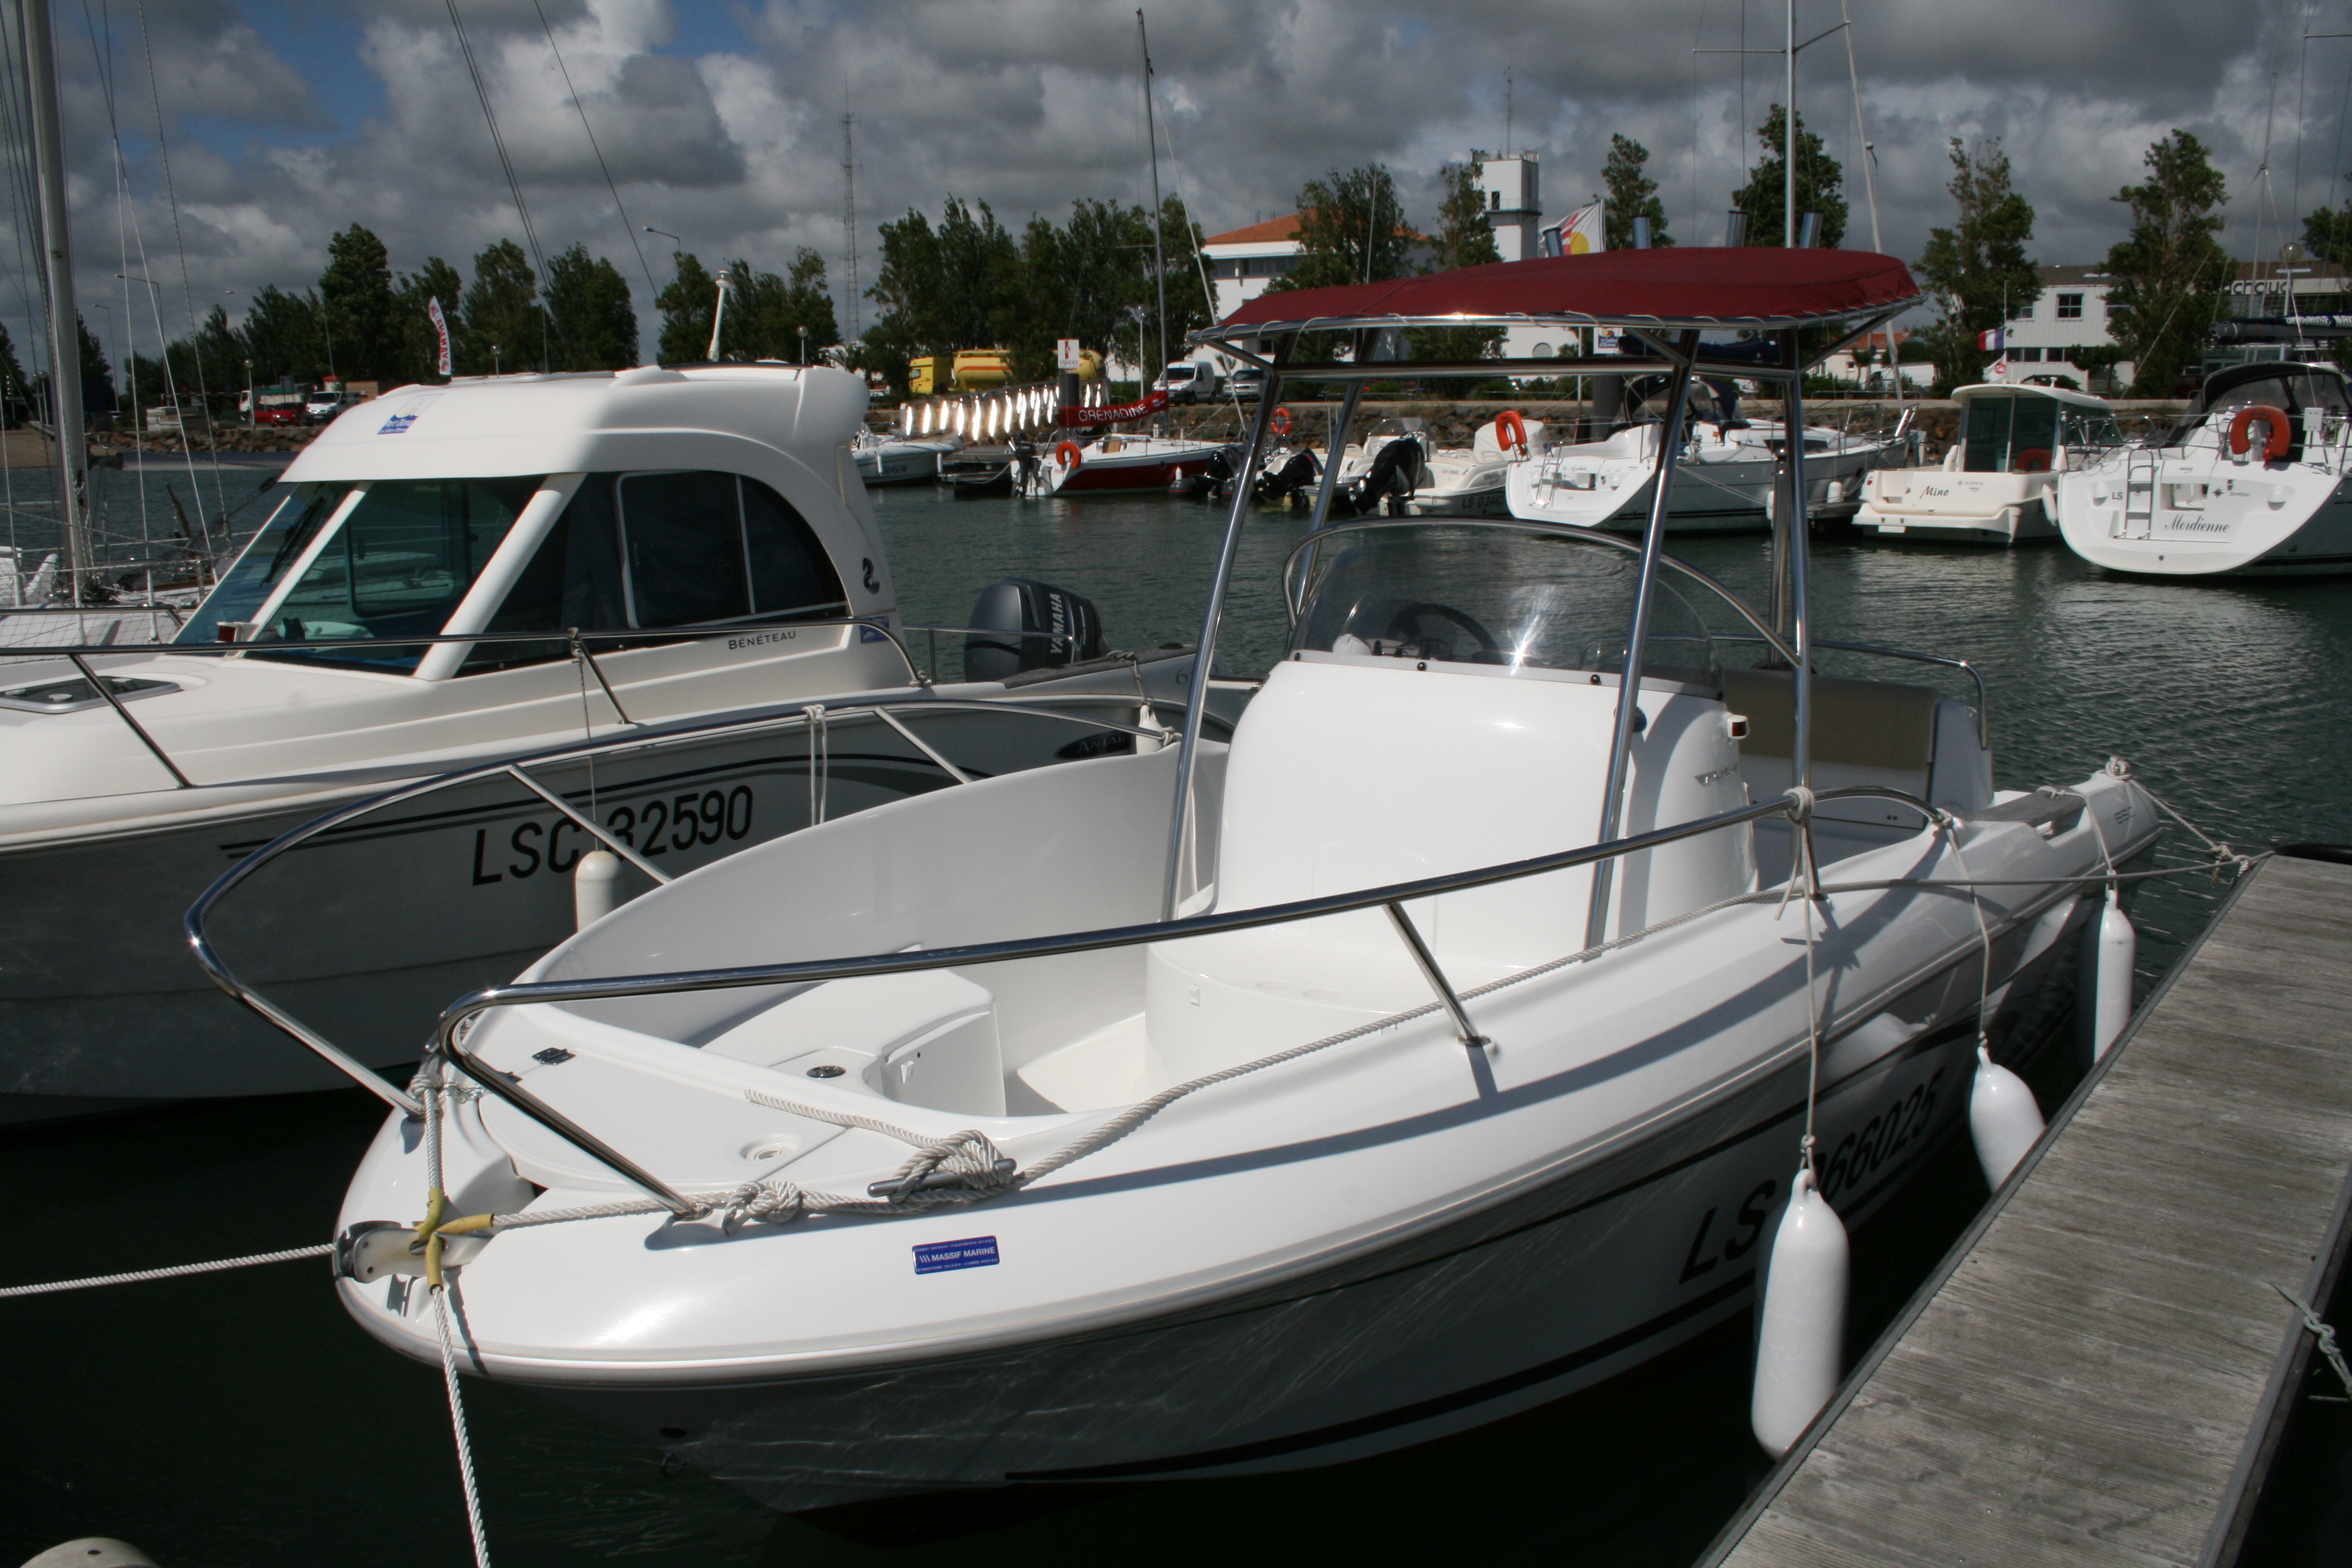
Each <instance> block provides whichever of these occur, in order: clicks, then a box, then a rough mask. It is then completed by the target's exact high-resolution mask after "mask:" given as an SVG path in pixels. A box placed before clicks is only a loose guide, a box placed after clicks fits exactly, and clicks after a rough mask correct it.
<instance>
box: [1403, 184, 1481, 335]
mask: <svg viewBox="0 0 2352 1568" xmlns="http://www.w3.org/2000/svg"><path fill="white" fill-rule="evenodd" d="M1437 183H1438V184H1439V186H1440V188H1442V189H1443V190H1444V193H1445V195H1444V198H1443V199H1442V200H1441V201H1440V202H1439V203H1438V206H1437V232H1436V234H1435V235H1433V236H1432V237H1431V240H1430V262H1429V270H1430V271H1433V272H1450V271H1452V270H1453V269H1454V268H1457V267H1483V266H1486V265H1487V264H1488V263H1490V262H1496V261H1500V260H1502V259H1503V251H1502V247H1500V246H1497V245H1496V243H1495V229H1494V226H1493V225H1491V224H1489V223H1488V222H1487V221H1486V195H1485V193H1484V192H1482V191H1481V190H1480V189H1479V188H1478V165H1477V164H1475V163H1447V164H1444V165H1443V166H1442V167H1440V168H1439V169H1438V171H1437ZM1502 342H1503V334H1502V333H1501V332H1499V331H1494V330H1492V329H1489V328H1482V327H1432V328H1424V329H1422V330H1419V331H1414V332H1413V333H1412V357H1413V358H1415V359H1428V360H1465V359H1488V358H1491V357H1492V356H1493V355H1494V353H1495V352H1496V350H1497V349H1499V348H1500V347H1501V346H1502Z"/></svg>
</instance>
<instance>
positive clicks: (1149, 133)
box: [1135, 6, 1168, 375]
mask: <svg viewBox="0 0 2352 1568" xmlns="http://www.w3.org/2000/svg"><path fill="white" fill-rule="evenodd" d="M1135 42H1136V47H1138V48H1139V49H1141V50H1142V51H1143V139H1144V141H1145V142H1147V143H1149V144H1150V149H1151V276H1152V280H1153V281H1154V282H1156V283H1157V284H1159V286H1160V369H1162V370H1166V369H1167V368H1168V263H1167V260H1166V258H1163V257H1162V256H1161V255H1160V136H1159V133H1158V132H1155V131H1154V130H1153V129H1152V125H1151V39H1150V36H1149V35H1148V34H1146V33H1145V32H1144V30H1143V11H1142V8H1141V7H1140V6H1139V7H1137V9H1136V13H1135ZM1135 368H1136V372H1137V374H1138V375H1140V374H1141V373H1142V371H1143V366H1141V365H1138V366H1136V367H1135Z"/></svg>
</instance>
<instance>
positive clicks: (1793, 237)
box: [1780, 0, 1797, 250]
mask: <svg viewBox="0 0 2352 1568" xmlns="http://www.w3.org/2000/svg"><path fill="white" fill-rule="evenodd" d="M1786 60H1787V66H1786V69H1787V83H1788V93H1787V95H1786V96H1785V97H1783V98H1782V99H1781V100H1780V103H1781V115H1780V184H1781V186H1782V201H1783V203H1784V208H1785V210H1784V215H1783V216H1784V223H1785V231H1784V234H1783V237H1782V238H1781V241H1780V243H1781V244H1783V245H1785V246H1787V247H1789V248H1790V250H1794V249H1796V248H1797V0H1789V52H1788V55H1787V57H1786Z"/></svg>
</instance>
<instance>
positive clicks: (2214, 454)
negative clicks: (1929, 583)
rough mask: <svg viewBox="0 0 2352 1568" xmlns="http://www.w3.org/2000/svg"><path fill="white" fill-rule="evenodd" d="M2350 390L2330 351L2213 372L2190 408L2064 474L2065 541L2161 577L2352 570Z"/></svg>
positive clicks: (2116, 564)
mask: <svg viewBox="0 0 2352 1568" xmlns="http://www.w3.org/2000/svg"><path fill="white" fill-rule="evenodd" d="M2347 474H2352V396H2347V384H2346V381H2345V376H2344V373H2343V372H2342V371H2340V370H2338V369H2336V367H2335V366H2334V365H2331V364H2297V363H2276V362H2271V363H2258V364H2242V365H2232V366H2231V367H2230V368H2228V369H2226V370H2220V371H2216V372H2214V373H2213V375H2212V377H2211V378H2210V380H2208V381H2207V382H2206V384H2205V388H2204V391H2203V392H2202V393H2200V395H2199V396H2198V400H2197V403H2196V405H2194V406H2193V407H2191V408H2190V409H2189V415H2188V417H2186V418H2184V419H2183V420H2181V422H2180V423H2179V425H2178V426H2174V428H2173V430H2172V433H2171V434H2170V435H2168V436H2167V437H2165V438H2164V440H2163V441H2162V442H2161V443H2160V444H2158V445H2157V446H2153V447H2123V448H2121V449H2119V450H2116V451H2112V452H2108V453H2105V454H2104V455H2103V456H2102V457H2101V458H2099V460H2097V461H2096V462H2092V463H2087V464H2079V465H2075V466H2073V467H2071V468H2069V469H2068V471H2067V472H2066V473H2065V474H2064V475H2063V477H2062V478H2061V479H2059V498H2060V499H2059V507H2058V513H2059V515H2058V526H2059V530H2060V531H2061V532H2062V533H2063V535H2064V536H2065V540H2066V546H2067V548H2068V549H2070V550H2072V551H2074V553H2075V554H2077V555H2079V556H2081V557H2082V558H2083V559H2084V560H2085V561H2088V562H2090V563H2092V564H2093V565H2095V566H2104V567H2105V568H2106V569H2107V570H2108V571H2110V572H2137V573H2145V574H2149V575H2152V576H2159V577H2199V576H2210V575H2212V574H2216V573H2223V572H2231V573H2238V574H2243V575H2247V576H2297V575H2303V574H2318V573H2338V572H2352V491H2347V489H2346V480H2347Z"/></svg>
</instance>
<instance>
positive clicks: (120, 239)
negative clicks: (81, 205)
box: [81, 0, 160, 565]
mask: <svg viewBox="0 0 2352 1568" xmlns="http://www.w3.org/2000/svg"><path fill="white" fill-rule="evenodd" d="M100 9H101V10H103V9H104V6H103V4H102V3H101V5H100ZM81 22H82V31H83V32H84V33H85V34H86V35H87V36H88V37H89V54H90V64H91V66H92V67H93V68H95V69H96V71H97V73H98V89H99V95H100V99H101V100H103V101H104V102H105V104H106V130H107V139H108V144H109V146H110V148H111V149H112V151H113V153H114V238H115V245H116V247H117V249H118V254H119V255H120V257H121V266H122V270H121V272H120V273H118V274H116V276H117V277H118V278H119V279H121V283H122V321H121V338H120V340H119V341H118V342H117V343H116V344H115V353H117V354H118V355H120V356H121V361H122V365H121V369H122V378H123V386H124V387H125V389H126V390H127V391H128V392H129V393H130V396H131V428H132V430H133V431H134V432H135V431H136V430H137V429H138V422H139V354H138V349H137V346H136V345H137V342H138V338H137V333H138V330H139V329H138V320H139V318H138V317H137V316H136V315H135V314H134V313H133V312H132V310H131V278H130V272H131V212H130V207H131V171H130V168H129V166H128V165H127V164H126V163H124V162H123V157H122V130H121V125H120V124H119V123H117V121H116V120H115V115H114V23H113V18H112V16H108V18H107V25H106V42H105V43H104V44H103V45H101V44H100V42H99V37H98V35H99V26H98V20H97V18H96V17H94V16H91V15H90V10H89V0H81ZM101 308H102V307H101ZM113 314H114V313H113V312H112V311H111V310H109V311H108V312H107V317H108V322H109V325H110V326H111V325H112V324H113ZM158 325H159V334H158V335H159V336H160V321H159V323H158ZM100 346H101V348H103V343H102V342H101V344H100ZM121 405H122V400H121V396H120V395H118V396H117V397H116V399H115V410H116V415H117V416H118V417H120V416H121ZM84 406H87V403H85V405H84ZM137 489H138V491H139V542H140V545H141V550H140V553H141V554H142V556H143V555H146V554H149V553H151V550H150V548H149V546H150V539H149V532H150V530H149V523H148V518H147V486H146V485H145V484H144V483H143V482H141V483H140V484H138V486H137ZM90 490H91V495H92V499H93V500H95V499H96V495H97V490H98V486H97V484H96V483H95V481H93V482H92V483H91V486H90ZM93 521H95V520H93ZM92 535H93V541H92V542H93V543H94V544H95V543H105V542H113V539H112V535H111V534H110V532H109V531H100V530H99V529H97V528H95V527H93V529H92ZM126 542H127V541H126ZM84 564H85V565H89V564H93V563H87V562H86V563H84Z"/></svg>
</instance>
